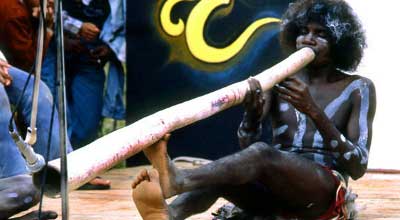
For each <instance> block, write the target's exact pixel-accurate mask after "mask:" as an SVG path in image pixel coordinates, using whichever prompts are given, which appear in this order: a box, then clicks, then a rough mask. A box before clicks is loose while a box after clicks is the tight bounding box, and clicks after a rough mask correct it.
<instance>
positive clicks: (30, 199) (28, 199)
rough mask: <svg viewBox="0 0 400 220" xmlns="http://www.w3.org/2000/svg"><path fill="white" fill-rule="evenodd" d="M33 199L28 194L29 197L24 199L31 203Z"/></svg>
mask: <svg viewBox="0 0 400 220" xmlns="http://www.w3.org/2000/svg"><path fill="white" fill-rule="evenodd" d="M32 201H33V199H32V197H30V196H28V197H26V198H25V199H24V203H25V204H29V203H31V202H32Z"/></svg>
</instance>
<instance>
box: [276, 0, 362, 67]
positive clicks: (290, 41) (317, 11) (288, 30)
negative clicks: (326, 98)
mask: <svg viewBox="0 0 400 220" xmlns="http://www.w3.org/2000/svg"><path fill="white" fill-rule="evenodd" d="M310 22H316V23H319V24H321V25H322V26H324V27H326V28H327V30H328V34H329V41H330V44H331V57H332V59H333V61H334V65H335V66H336V68H338V69H341V70H344V71H354V70H356V69H357V66H358V64H359V63H360V61H361V58H362V56H363V51H364V48H365V47H366V42H365V33H364V30H363V29H362V26H361V23H360V21H359V19H358V17H357V15H356V14H355V13H354V12H353V9H352V8H351V7H350V6H349V5H348V4H347V3H346V2H345V1H343V0H298V1H296V2H295V3H291V4H290V5H289V8H288V10H287V11H286V13H285V14H284V15H283V18H282V24H281V34H280V41H281V45H282V47H283V48H284V49H285V50H286V51H287V52H289V53H291V52H294V51H295V50H296V38H297V36H298V35H299V31H300V29H301V28H302V27H305V26H306V25H307V24H308V23H310Z"/></svg>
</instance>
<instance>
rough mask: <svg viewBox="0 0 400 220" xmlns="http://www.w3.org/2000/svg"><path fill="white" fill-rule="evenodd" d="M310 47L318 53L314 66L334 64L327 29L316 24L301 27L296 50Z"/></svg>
mask: <svg viewBox="0 0 400 220" xmlns="http://www.w3.org/2000/svg"><path fill="white" fill-rule="evenodd" d="M304 47H309V48H311V49H313V50H314V52H315V53H316V57H315V60H314V61H313V62H312V65H314V66H321V65H326V64H329V63H330V62H332V60H331V58H330V41H329V34H328V31H327V29H326V28H325V27H324V26H322V25H320V24H318V23H315V22H311V23H308V24H307V25H306V26H304V27H301V29H300V31H299V35H298V36H297V38H296V49H297V50H299V49H301V48H304Z"/></svg>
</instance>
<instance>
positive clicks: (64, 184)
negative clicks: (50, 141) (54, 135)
mask: <svg viewBox="0 0 400 220" xmlns="http://www.w3.org/2000/svg"><path fill="white" fill-rule="evenodd" d="M54 7H55V10H54V11H55V16H56V19H55V35H56V45H57V85H58V90H57V94H58V110H59V111H58V112H59V114H58V118H59V124H60V160H61V200H62V219H63V220H68V217H69V205H68V204H69V202H68V170H67V142H66V141H67V139H66V137H67V123H66V121H67V120H66V104H65V103H66V96H65V64H64V35H63V33H64V30H63V18H62V0H56V1H55V2H54Z"/></svg>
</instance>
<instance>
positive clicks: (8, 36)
mask: <svg viewBox="0 0 400 220" xmlns="http://www.w3.org/2000/svg"><path fill="white" fill-rule="evenodd" d="M46 30H47V29H46ZM45 33H46V38H45V42H44V46H45V49H46V48H47V46H48V44H49V42H50V39H51V36H52V34H53V33H52V31H45ZM3 34H4V39H5V42H4V44H5V45H6V46H7V51H8V52H9V54H7V55H8V56H9V61H10V63H11V64H12V65H14V66H16V67H19V68H21V69H24V70H26V71H29V70H30V69H31V67H32V65H33V63H34V60H35V55H36V44H37V36H36V35H37V31H36V30H35V29H34V27H33V26H32V23H31V22H30V19H28V18H26V17H16V18H14V19H9V21H8V22H7V23H6V24H5V26H4V33H3Z"/></svg>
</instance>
